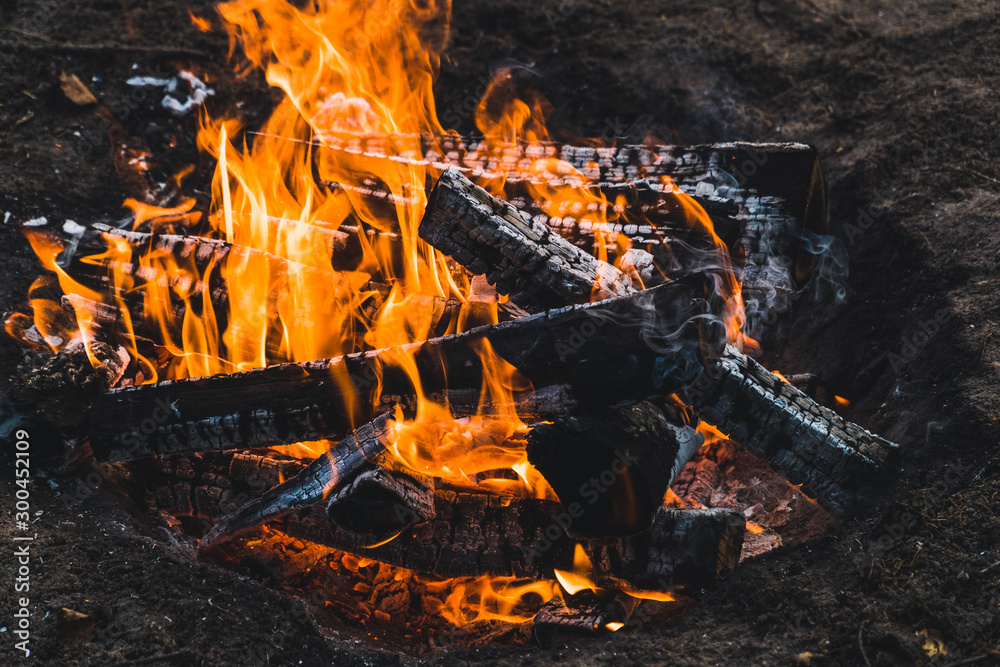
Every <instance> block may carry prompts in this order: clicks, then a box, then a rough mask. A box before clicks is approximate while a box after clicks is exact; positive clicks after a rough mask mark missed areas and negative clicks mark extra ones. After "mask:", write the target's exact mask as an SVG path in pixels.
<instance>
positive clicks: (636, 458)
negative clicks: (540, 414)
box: [528, 401, 705, 537]
mask: <svg viewBox="0 0 1000 667" xmlns="http://www.w3.org/2000/svg"><path fill="white" fill-rule="evenodd" d="M704 440H705V439H704V436H702V435H701V434H700V433H698V432H697V431H695V430H694V429H693V428H691V427H690V426H678V425H676V424H673V423H671V422H670V421H668V420H667V418H666V417H665V415H664V413H663V411H662V410H660V409H659V408H657V407H656V406H654V405H653V404H651V403H649V402H645V401H644V402H640V403H633V404H625V405H616V406H613V407H609V408H605V409H602V410H598V411H588V412H582V413H576V414H574V415H570V416H567V417H560V418H557V419H555V420H554V421H552V422H550V423H547V424H539V425H536V426H534V427H533V428H532V429H531V431H529V433H528V460H529V461H530V462H531V463H532V465H534V466H535V467H536V468H537V469H538V471H539V472H540V473H542V475H543V476H544V477H545V479H546V481H548V482H549V484H550V485H551V486H552V489H553V490H554V491H555V492H556V494H557V495H558V496H559V499H560V500H561V501H562V503H563V505H564V506H566V507H567V509H568V511H569V512H570V514H571V516H572V517H573V522H572V524H571V525H570V526H569V527H567V530H568V531H569V532H570V534H571V535H573V536H577V537H609V536H621V535H633V534H636V533H639V532H641V531H644V530H648V529H649V526H650V523H651V522H652V520H653V516H654V515H655V514H656V511H657V510H658V509H659V507H660V506H661V505H663V498H664V496H665V494H666V492H667V488H668V487H669V486H670V484H671V482H672V481H673V479H674V478H675V477H676V476H677V474H678V473H679V472H680V470H681V468H682V467H683V466H684V464H685V463H687V461H688V460H689V459H690V458H691V457H692V456H693V455H694V454H695V452H697V451H698V448H699V447H700V446H701V444H702V443H703V442H704Z"/></svg>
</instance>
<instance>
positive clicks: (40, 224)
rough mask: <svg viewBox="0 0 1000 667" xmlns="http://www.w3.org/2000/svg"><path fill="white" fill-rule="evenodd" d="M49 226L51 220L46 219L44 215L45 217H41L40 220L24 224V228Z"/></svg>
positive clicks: (33, 219) (36, 219)
mask: <svg viewBox="0 0 1000 667" xmlns="http://www.w3.org/2000/svg"><path fill="white" fill-rule="evenodd" d="M47 224H49V219H48V218H46V217H45V216H44V215H43V216H40V217H38V218H32V219H31V220H28V221H27V222H25V223H24V225H23V226H24V227H44V226H45V225H47Z"/></svg>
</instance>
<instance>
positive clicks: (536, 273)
mask: <svg viewBox="0 0 1000 667" xmlns="http://www.w3.org/2000/svg"><path fill="white" fill-rule="evenodd" d="M418 233H419V234H420V238H422V239H423V240H425V241H427V242H428V243H430V244H431V245H432V246H434V247H435V248H437V249H438V250H440V251H441V252H443V253H444V254H446V255H448V256H449V257H451V258H452V259H454V260H455V261H456V262H458V263H459V264H461V265H462V266H464V267H466V268H467V269H468V270H469V271H470V272H472V273H473V274H474V275H485V276H486V279H487V280H489V281H490V283H491V284H493V285H496V289H497V292H499V293H500V294H511V293H512V292H513V293H523V295H524V296H523V297H522V298H521V299H516V300H515V302H516V303H517V304H518V305H520V306H522V307H524V306H526V305H527V304H529V303H530V304H531V305H532V306H534V307H535V310H536V312H537V311H539V310H545V309H547V308H557V307H561V306H565V305H567V304H578V303H586V302H588V301H590V300H591V295H594V297H595V298H596V299H607V298H610V297H614V296H622V295H624V294H627V293H629V292H630V291H631V289H632V282H631V280H630V279H629V278H627V277H626V276H625V275H624V274H623V273H622V272H620V271H618V270H617V269H616V268H615V267H613V266H612V265H610V264H608V263H607V262H604V261H601V260H599V259H597V258H595V257H594V256H593V255H590V254H588V253H586V252H584V251H582V250H580V249H579V248H577V247H576V246H574V245H572V244H571V243H569V242H568V241H566V240H565V239H563V238H562V237H561V236H559V235H558V234H556V233H554V232H553V231H552V230H551V229H549V227H547V226H546V225H543V224H541V223H538V222H535V221H533V220H532V219H531V218H530V217H529V216H527V215H526V214H524V213H522V212H520V211H518V210H517V209H516V208H514V207H513V206H511V205H510V204H508V203H507V202H505V201H503V200H501V199H497V198H496V197H494V196H493V195H491V194H490V193H488V192H486V190H484V189H483V188H481V187H479V186H477V185H475V184H473V183H472V181H470V180H469V179H467V178H466V177H465V176H463V175H462V174H460V173H459V172H458V171H456V170H454V169H449V170H448V171H446V172H444V173H443V174H442V175H441V178H440V179H439V180H438V182H437V184H436V185H435V186H434V190H433V191H432V192H431V196H430V198H429V199H428V201H427V208H426V210H425V212H424V217H423V219H422V220H421V222H420V227H419V229H418Z"/></svg>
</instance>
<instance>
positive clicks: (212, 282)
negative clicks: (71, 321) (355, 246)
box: [64, 224, 506, 363]
mask: <svg viewBox="0 0 1000 667" xmlns="http://www.w3.org/2000/svg"><path fill="white" fill-rule="evenodd" d="M108 239H110V240H111V241H112V242H114V241H119V242H121V243H122V244H123V245H122V246H116V247H120V248H121V250H120V251H119V252H116V253H114V254H113V256H108V257H105V258H104V259H102V260H100V261H98V262H94V261H92V260H87V261H82V260H81V259H74V260H73V261H70V262H69V267H68V269H67V271H68V273H69V274H70V275H71V276H72V277H73V278H74V279H76V280H78V281H80V282H81V283H82V284H84V285H88V286H90V287H92V288H94V289H95V290H97V291H99V292H101V293H103V294H105V295H107V297H108V298H107V300H106V302H103V303H98V302H94V301H90V300H88V299H85V298H82V297H80V296H78V295H72V296H66V297H64V306H66V307H75V308H76V309H82V310H83V311H85V312H86V313H87V315H89V316H90V317H92V318H94V321H95V324H97V326H99V327H101V328H102V330H103V331H105V332H107V333H108V334H109V335H114V334H116V333H124V334H125V335H127V334H129V333H130V332H131V333H135V334H136V335H139V336H141V337H143V338H147V339H149V340H152V341H154V342H156V343H160V344H164V343H166V341H165V340H164V335H165V334H164V331H166V335H167V336H168V337H169V338H170V339H171V340H172V341H173V343H174V344H179V343H180V341H182V331H183V326H184V320H185V317H186V316H187V315H189V314H193V315H195V316H198V317H205V316H206V315H207V313H205V312H203V311H204V308H205V306H206V302H207V303H209V304H210V305H211V309H212V313H211V315H212V317H214V320H215V322H216V325H217V329H218V331H219V332H220V334H221V333H222V332H223V331H226V329H227V327H228V325H229V321H230V307H231V303H230V294H231V292H233V291H234V290H231V289H230V288H229V287H228V286H227V283H226V281H225V280H224V279H223V278H224V276H225V275H227V274H228V275H234V274H235V273H238V270H239V269H238V267H241V266H246V267H249V268H248V269H247V270H249V271H251V272H252V273H253V278H254V279H255V280H261V279H263V278H267V280H268V285H267V294H266V303H264V304H263V305H264V310H265V312H266V317H267V320H266V323H267V330H268V333H267V338H266V340H265V341H264V344H265V349H266V352H267V361H268V363H281V362H285V361H290V360H291V359H290V357H289V350H288V349H287V346H286V345H285V344H284V341H283V336H282V334H283V332H284V329H285V328H286V327H290V324H289V323H288V322H285V323H284V324H282V322H280V321H279V316H280V315H282V314H284V313H283V311H284V310H285V309H287V308H288V304H289V303H290V302H291V301H292V299H293V298H294V297H295V295H296V293H297V289H298V286H299V285H300V284H301V283H302V282H305V283H308V285H309V289H310V296H311V298H310V300H309V302H308V304H299V305H298V306H297V311H296V317H297V318H298V320H297V322H296V323H299V322H300V321H302V320H306V321H310V322H313V323H320V322H324V321H328V320H332V319H338V320H339V319H341V318H342V315H343V313H345V312H350V313H352V314H353V315H354V317H353V318H351V319H350V320H349V321H350V326H349V328H350V329H353V330H355V331H357V332H358V336H357V337H358V340H357V343H356V344H354V345H351V344H350V342H349V343H348V345H351V348H352V351H356V349H359V348H360V347H361V345H362V343H363V341H362V338H361V337H363V334H364V332H365V331H367V330H369V329H371V328H372V326H373V323H374V322H375V320H377V318H378V316H379V315H380V314H381V313H382V311H383V306H384V305H385V303H386V300H387V298H388V296H389V293H390V291H391V289H392V286H391V285H389V284H386V283H380V282H377V281H373V280H369V281H367V282H363V283H359V284H357V285H351V284H350V283H349V282H348V281H349V280H352V279H356V278H354V277H353V276H349V275H348V274H344V273H337V272H335V271H334V270H332V269H331V268H330V267H329V266H313V265H307V264H302V263H300V262H296V261H291V260H288V259H286V258H284V257H281V256H277V255H273V254H270V253H266V252H261V251H259V250H256V249H253V248H247V247H244V246H239V245H233V244H230V243H226V242H225V241H221V240H219V239H207V238H202V237H198V236H179V235H174V234H148V233H141V232H133V231H128V230H121V229H117V228H114V227H110V226H108V225H101V224H97V225H94V226H93V230H92V231H89V232H88V233H87V235H85V237H84V242H83V245H84V247H85V248H86V249H87V250H88V251H91V252H94V253H97V252H104V251H105V250H106V249H107V246H108V244H109V241H108ZM126 248H127V250H125V249H126ZM154 252H155V253H157V254H162V255H167V256H170V257H172V258H173V259H174V261H175V262H176V263H177V264H178V265H179V266H181V267H183V268H184V269H185V270H183V271H181V272H171V271H168V270H165V269H163V268H160V267H159V266H158V265H155V266H150V265H148V264H149V262H146V264H147V265H145V266H144V265H143V263H142V262H140V258H142V257H144V256H146V255H149V254H150V253H154ZM397 268H398V270H400V271H401V270H402V269H401V268H400V267H397ZM112 272H118V273H120V274H122V275H124V276H125V277H126V279H127V280H128V281H129V284H128V285H127V286H121V285H115V284H114V280H113V278H112ZM192 275H197V276H198V277H197V278H196V279H193V278H192ZM150 286H155V287H156V289H154V290H152V291H151V290H150V289H149V287H150ZM167 287H169V288H170V290H169V291H170V300H169V302H163V301H160V299H162V298H163V297H164V295H165V293H166V292H167V289H166V288H167ZM236 293H237V294H238V293H239V292H238V291H236ZM181 295H183V297H182V296H181ZM154 298H155V299H157V302H156V308H155V309H151V308H149V305H150V303H149V302H150V300H151V299H154ZM260 305H261V304H254V305H253V307H254V308H257V307H259V306H260ZM306 306H308V307H309V308H310V309H311V310H309V311H308V312H299V311H301V310H302V309H303V308H305V307H306ZM406 307H413V308H420V309H421V310H422V311H424V312H427V313H428V314H429V321H430V336H431V337H438V336H444V335H447V334H449V333H455V332H456V331H458V330H459V329H460V328H461V329H470V328H473V327H476V326H481V325H484V324H489V323H490V322H493V321H496V316H497V309H496V307H495V306H494V305H493V304H491V303H488V302H484V301H467V302H463V301H459V300H457V299H444V298H441V297H435V296H425V295H410V296H409V297H408V298H407V301H406ZM124 310H127V311H128V317H127V318H126V315H125V313H124V312H123V311H124ZM154 312H155V313H156V315H155V316H154V314H153V313H154ZM504 319H506V318H504ZM230 334H234V332H230ZM259 336H260V332H259V330H257V329H255V330H254V331H252V332H250V334H249V338H247V339H246V340H243V337H240V336H239V335H238V332H236V333H235V334H234V335H233V338H234V342H233V344H235V345H242V347H244V348H245V350H241V352H242V354H240V355H239V356H240V357H241V358H247V356H250V357H254V356H256V355H257V354H259V350H260V345H261V341H259V340H258V338H259ZM231 356H235V355H231Z"/></svg>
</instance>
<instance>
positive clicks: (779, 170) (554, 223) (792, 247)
mask: <svg viewBox="0 0 1000 667" xmlns="http://www.w3.org/2000/svg"><path fill="white" fill-rule="evenodd" d="M319 143H320V145H322V146H323V148H324V149H332V150H335V151H351V152H355V153H364V154H365V155H366V157H367V158H368V159H371V158H373V157H377V156H380V155H381V156H383V157H384V158H385V159H390V156H392V158H391V159H393V160H397V161H398V160H405V159H407V158H402V157H400V155H403V154H406V155H414V156H415V157H414V158H413V159H415V160H420V161H422V160H427V161H429V162H430V166H431V167H432V168H434V169H439V170H441V171H444V170H445V169H448V168H455V169H458V170H460V171H462V172H463V173H464V174H465V175H466V176H468V177H469V178H471V179H473V180H475V181H477V182H480V181H490V182H495V183H502V184H503V185H502V187H503V197H504V199H506V200H507V201H509V202H511V203H512V204H514V205H515V206H517V207H518V208H520V209H522V210H524V211H527V212H528V214H529V215H531V216H532V218H533V219H534V220H536V221H538V222H541V223H543V224H548V225H549V226H550V227H552V228H553V229H555V230H556V231H558V232H559V233H560V234H561V235H562V236H564V237H565V238H567V239H568V240H569V241H570V242H572V243H574V244H576V245H579V246H580V247H583V248H592V247H593V245H594V232H595V230H596V229H601V231H602V232H603V233H605V234H608V235H610V236H611V237H612V238H613V237H614V236H616V235H617V234H619V233H620V234H625V235H626V236H628V237H629V238H630V240H631V241H632V243H633V244H634V245H635V246H636V247H640V248H644V249H650V248H652V247H655V246H656V245H659V244H662V243H664V242H669V241H671V240H673V239H676V238H684V237H685V236H689V235H690V227H689V225H688V224H687V216H688V213H687V211H686V209H685V207H684V206H683V205H682V204H681V203H680V202H679V201H678V200H677V198H676V197H673V196H671V194H670V192H671V190H672V188H673V185H674V184H676V186H678V187H679V188H680V189H682V190H683V191H684V192H686V193H687V194H688V195H690V196H691V197H693V198H694V199H695V200H696V201H697V202H698V203H699V204H700V205H701V206H702V207H703V208H704V209H705V210H706V212H707V213H708V215H709V217H710V218H711V219H712V221H713V223H714V226H715V231H716V233H717V234H718V235H719V236H720V237H721V238H722V240H723V241H724V242H725V243H726V245H727V246H728V247H729V249H730V251H731V252H733V253H734V254H737V250H738V249H740V248H742V252H744V253H745V254H746V256H747V273H748V277H751V276H754V275H756V274H757V273H766V259H763V258H762V257H761V256H762V255H765V256H766V255H768V254H782V255H784V256H787V257H789V258H790V259H791V260H792V263H793V278H794V280H795V281H796V285H801V284H804V282H805V280H806V279H807V277H808V273H809V270H810V269H811V266H812V262H813V259H814V257H813V256H812V255H810V253H809V252H807V251H806V250H807V249H806V248H805V246H804V244H802V243H801V233H799V234H798V237H797V235H796V230H805V231H806V232H809V233H812V234H822V233H824V231H825V227H826V221H827V198H826V185H825V182H824V177H823V171H822V167H821V165H820V161H819V154H818V153H817V152H816V150H815V149H814V148H812V147H810V146H806V145H804V144H797V143H747V142H734V143H719V144H705V145H698V146H664V145H650V144H643V145H627V144H626V145H620V146H615V147H607V148H599V147H594V146H572V145H567V144H558V143H532V144H527V143H516V144H506V143H498V144H490V142H488V141H485V140H477V139H466V138H462V137H458V136H455V135H446V136H436V137H435V136H424V137H418V138H416V140H414V138H413V137H396V136H392V135H377V136H370V137H359V136H346V135H342V136H334V135H330V136H324V137H322V139H320V140H319ZM540 158H550V159H555V160H559V161H561V162H563V163H565V164H567V165H569V166H570V167H572V169H571V170H570V171H569V173H566V172H565V171H562V172H559V171H558V170H553V171H552V172H549V171H547V170H538V169H534V170H529V169H528V167H529V166H530V165H531V164H532V163H533V162H534V161H536V160H538V159H540ZM421 164H422V165H426V164H427V163H426V162H421ZM573 170H575V172H576V173H573ZM539 182H543V183H544V184H545V185H548V186H552V187H561V186H565V185H567V184H572V185H576V186H577V187H582V188H583V189H586V190H589V191H590V192H591V194H592V195H594V197H593V199H594V201H598V200H600V199H603V200H605V201H607V202H610V203H611V204H624V206H625V213H626V218H627V219H629V220H640V221H642V222H640V223H638V224H620V223H610V224H604V225H598V224H595V223H597V222H599V220H600V219H599V218H597V216H595V215H594V212H593V211H589V210H586V207H582V208H581V210H570V211H558V212H557V211H552V210H548V211H546V210H544V209H543V207H544V206H545V202H544V201H536V198H535V197H534V196H533V192H532V190H533V189H534V188H535V187H536V184H537V183H539ZM328 185H329V186H330V187H332V188H341V187H343V186H341V185H339V184H334V183H331V184H328ZM643 187H647V188H650V189H651V190H652V189H654V188H655V189H656V190H659V192H656V191H653V192H652V193H651V194H652V195H654V196H650V195H643V193H642V188H643ZM365 188H366V189H365V190H364V191H356V193H357V194H360V195H361V196H366V197H369V198H370V199H379V200H387V197H388V198H391V197H393V196H395V195H394V193H389V192H387V191H386V189H385V187H384V185H383V184H381V182H379V181H377V180H374V179H372V180H371V181H369V182H367V183H366V184H365ZM646 221H648V224H646ZM750 282H752V280H749V279H748V280H745V281H744V284H749V283H750ZM793 286H794V285H793Z"/></svg>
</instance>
